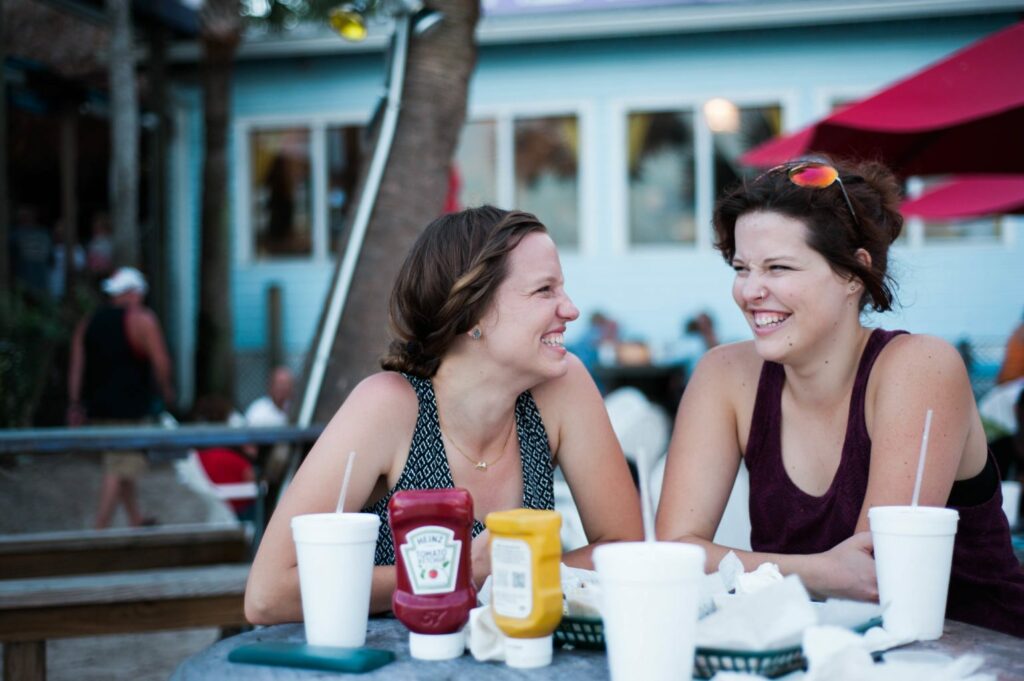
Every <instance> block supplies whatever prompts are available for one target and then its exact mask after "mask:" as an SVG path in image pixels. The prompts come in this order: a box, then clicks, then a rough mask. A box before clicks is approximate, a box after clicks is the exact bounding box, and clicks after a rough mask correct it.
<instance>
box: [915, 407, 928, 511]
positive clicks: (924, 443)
mask: <svg viewBox="0 0 1024 681" xmlns="http://www.w3.org/2000/svg"><path fill="white" fill-rule="evenodd" d="M931 427H932V410H931V409H929V410H928V413H927V414H925V417H924V435H923V436H922V437H921V455H920V456H919V457H918V458H917V478H916V479H915V480H914V496H913V498H912V499H911V500H910V505H911V506H917V499H918V497H919V496H921V478H922V477H924V459H925V457H926V456H927V455H928V431H929V430H931Z"/></svg>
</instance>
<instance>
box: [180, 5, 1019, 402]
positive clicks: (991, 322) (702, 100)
mask: <svg viewBox="0 0 1024 681" xmlns="http://www.w3.org/2000/svg"><path fill="white" fill-rule="evenodd" d="M595 4H596V3H594V2H592V1H586V0H578V2H576V3H573V2H569V3H561V4H557V5H552V4H551V3H537V2H532V3H530V2H527V1H526V0H519V4H518V5H517V4H516V3H515V2H512V1H510V0H494V1H493V2H485V3H484V7H485V13H486V17H485V18H484V19H483V20H482V22H481V25H480V27H479V31H478V37H479V42H480V45H481V47H480V56H479V62H478V66H477V70H476V73H475V75H474V77H473V80H472V83H471V88H470V102H469V122H468V124H467V126H466V128H465V129H464V132H463V136H462V139H461V142H460V148H459V152H458V158H457V162H456V172H455V175H456V177H455V179H454V180H453V181H454V182H455V187H456V190H457V192H458V196H459V199H460V200H461V202H462V203H463V204H464V205H475V204H477V203H480V202H483V201H488V202H493V203H496V204H498V205H501V206H508V207H512V206H515V207H522V208H524V209H527V210H532V211H534V212H536V213H537V214H538V215H539V216H540V217H541V219H543V220H544V221H545V222H546V223H547V224H548V225H549V226H550V227H551V229H552V232H553V234H554V236H555V238H556V241H558V243H559V244H560V246H561V253H562V262H563V267H564V269H565V274H566V279H567V287H568V290H569V292H570V294H571V295H572V296H573V298H574V300H575V302H576V303H577V305H578V306H579V307H580V309H581V310H582V312H583V318H584V319H585V317H586V316H587V315H588V313H590V312H593V311H596V310H601V311H603V312H605V313H606V314H608V315H610V316H612V317H613V318H615V319H617V320H618V321H619V323H620V325H621V327H622V329H623V331H624V333H625V334H626V335H627V336H630V337H634V338H636V339H640V340H644V341H646V342H647V343H648V344H649V345H650V347H651V348H652V350H653V352H654V355H655V356H656V357H658V356H665V355H672V354H676V353H678V352H680V351H681V350H680V344H679V340H680V337H681V335H682V325H683V321H684V320H685V319H687V318H688V317H690V316H692V315H693V314H695V313H697V312H699V311H701V310H707V311H709V312H710V313H711V315H712V316H713V317H714V318H715V320H716V321H717V324H718V328H719V334H720V336H721V337H722V338H723V339H725V340H732V339H742V338H747V337H749V331H748V330H747V328H746V324H745V322H744V320H743V319H742V317H741V315H740V313H739V312H738V310H736V308H735V305H734V304H733V302H732V299H731V293H730V282H731V279H732V272H731V270H730V268H729V267H727V266H726V265H725V264H724V263H723V261H722V259H721V257H720V256H719V254H718V253H717V251H715V250H714V249H713V247H712V233H711V227H710V217H711V211H712V206H713V202H714V200H715V197H716V195H717V194H718V193H719V192H720V191H721V189H722V188H723V187H724V186H726V185H728V184H729V183H731V182H733V181H735V179H736V178H737V177H738V176H739V174H740V173H741V172H743V170H742V169H741V168H740V167H739V165H738V163H737V158H738V157H739V156H740V155H741V154H742V153H743V152H744V151H745V150H747V149H749V148H750V147H751V146H753V145H754V144H756V143H758V142H760V141H763V140H764V139H767V138H768V137H770V136H771V135H773V134H776V133H779V132H783V131H791V130H794V129H797V128H799V127H801V126H802V125H804V124H807V123H810V122H812V121H813V120H815V119H817V118H819V117H821V116H823V115H826V114H828V113H829V112H830V111H831V110H832V109H833V108H834V107H836V106H837V105H840V104H842V103H844V102H848V101H851V100H854V99H857V98H860V97H862V96H865V95H867V94H870V93H871V92H873V91H875V90H877V89H879V88H880V87H882V86H884V85H886V84H888V83H890V82H892V81H894V80H897V79H900V78H902V77H905V76H907V75H909V74H910V73H912V72H914V71H915V70H917V69H919V68H921V67H923V66H925V65H927V64H929V63H931V62H933V61H935V60H938V59H940V58H942V57H944V56H946V55H947V54H949V53H950V52H952V51H954V50H957V49H959V48H961V47H964V46H966V45H968V44H970V43H971V42H973V41H975V40H977V39H979V38H982V37H984V36H986V35H988V34H990V33H992V32H994V31H997V30H999V29H1001V28H1003V27H1005V26H1008V25H1009V24H1011V23H1014V22H1015V21H1018V20H1019V17H1020V12H1021V10H1022V9H1024V2H1009V1H985V0H963V1H961V0H932V1H924V0H892V1H890V2H887V3H878V2H868V1H867V0H835V1H833V0H816V1H814V2H810V1H806V0H764V1H760V2H755V1H729V0H704V1H699V0H698V1H684V0H679V1H677V2H666V1H665V0H662V1H660V2H659V1H657V0H653V1H646V2H645V0H632V1H629V0H623V1H620V2H615V1H611V2H607V3H603V4H602V6H600V7H596V6H595ZM531 5H532V7H531ZM384 43H385V41H384V32H383V31H381V32H380V33H379V34H374V33H373V32H371V36H370V38H369V39H368V40H367V41H366V42H365V43H361V44H358V45H353V44H350V43H345V42H343V41H342V40H341V39H340V38H338V37H337V36H335V35H334V34H331V33H328V32H327V31H326V29H320V28H316V29H313V28H310V29H302V30H297V31H294V32H292V33H289V34H284V35H276V36H275V35H269V34H268V35H252V36H250V37H249V39H248V40H247V41H246V43H245V44H244V45H243V46H242V48H241V50H240V54H239V61H238V64H237V69H236V76H235V82H234V92H233V107H234V109H233V122H232V126H231V152H230V167H231V173H232V185H231V186H232V188H233V190H232V192H231V209H230V210H231V225H232V236H233V259H232V286H233V289H232V290H233V293H232V295H233V305H232V307H233V310H234V328H235V345H236V347H237V349H238V357H239V363H240V369H241V372H240V375H241V376H243V378H244V376H246V375H258V376H262V373H261V369H262V366H263V364H262V363H263V358H264V356H265V352H266V345H267V320H266V309H267V308H266V295H267V290H268V287H270V286H271V285H278V286H280V288H281V291H282V294H283V300H284V305H283V310H284V319H283V329H284V345H285V351H286V353H287V355H288V357H289V361H291V362H292V363H293V364H295V365H298V364H299V363H300V362H301V357H302V355H303V353H305V352H306V351H307V349H308V347H309V345H310V342H311V338H312V334H313V333H314V328H315V325H316V322H317V318H318V315H319V312H320V309H321V305H322V304H323V301H324V297H325V294H326V290H327V286H328V283H329V279H330V276H331V273H332V271H333V267H334V263H335V261H336V256H335V254H334V251H333V248H332V247H333V245H334V244H335V243H336V242H337V239H339V238H340V236H341V234H342V230H343V225H344V218H345V215H346V213H347V211H348V210H349V208H350V201H349V198H350V194H351V192H352V189H353V184H354V180H355V175H354V173H355V168H356V166H357V164H358V162H359V160H360V156H361V154H365V153H367V150H366V149H364V148H363V146H362V143H361V141H360V129H361V128H362V126H363V125H364V124H365V123H366V122H367V120H368V118H369V116H370V114H371V112H372V110H373V108H374V105H375V103H376V102H377V99H378V96H379V95H380V92H381V89H382V83H383V76H384V64H383V49H384ZM175 54H176V58H177V59H178V60H179V61H183V62H188V61H190V60H193V61H194V60H195V58H196V56H197V50H196V48H195V46H189V45H182V46H179V47H178V49H177V51H176V53H175ZM1021 70H1022V73H1024V64H1022V65H1021ZM174 101H175V110H176V124H177V125H176V137H175V141H174V147H173V172H172V177H171V182H172V190H171V199H172V200H171V201H170V203H171V205H172V213H173V214H172V215H171V219H172V221H173V225H174V228H173V229H172V233H173V234H175V235H176V236H175V241H174V243H173V244H172V254H171V256H172V260H173V273H174V274H173V276H174V278H175V286H174V288H175V290H176V291H177V292H178V297H177V302H176V304H175V306H174V309H173V310H172V311H171V319H170V320H169V324H168V326H169V327H170V329H171V332H172V345H173V346H174V348H175V353H176V355H177V356H176V358H175V359H176V360H177V361H176V367H177V368H178V369H179V371H180V372H181V375H180V377H179V378H180V382H181V385H182V386H183V387H184V392H185V394H186V395H187V394H188V391H189V383H190V376H191V367H190V361H191V357H192V353H193V349H194V342H195V341H194V337H193V330H194V324H193V323H192V320H193V319H194V316H195V313H196V286H197V282H198V277H197V267H198V264H197V263H198V260H197V258H196V250H197V247H198V243H199V238H198V215H199V208H198V206H199V194H198V190H199V187H198V183H199V181H200V178H201V173H200V163H201V140H202V111H201V102H200V93H199V89H198V85H197V83H196V82H195V81H194V80H192V79H190V78H188V77H183V78H181V79H179V80H178V82H177V84H176V86H175V90H174ZM992 153H994V154H997V153H999V150H998V149H993V150H992ZM926 182H927V180H912V181H911V183H912V185H922V184H924V183H926ZM912 188H913V187H912ZM431 217H432V216H427V215H425V216H424V223H425V222H426V221H427V220H429V219H430V218H431ZM1019 224H1020V221H1019V220H1018V221H1015V220H1014V219H1013V218H1009V217H999V218H994V219H993V218H987V219H979V220H974V221H969V222H956V223H941V224H938V223H937V224H923V223H921V222H920V221H911V222H910V223H909V224H908V228H907V229H906V232H905V235H904V236H903V237H902V238H901V240H900V241H899V243H898V245H897V247H896V252H895V257H894V267H895V275H896V278H897V280H898V282H899V284H900V288H899V298H900V300H901V302H902V307H901V308H900V309H899V310H898V311H896V312H894V313H890V314H886V315H884V316H881V317H879V318H878V319H877V320H875V321H874V323H877V324H879V325H883V326H886V327H900V328H907V329H910V330H913V331H918V332H926V333H932V334H936V335H939V336H942V337H945V338H947V339H949V340H951V341H956V340H959V339H962V338H969V339H971V340H973V341H975V342H976V343H978V344H979V346H983V345H985V344H991V345H992V346H993V347H994V348H996V353H998V347H999V343H1000V342H1001V340H1002V339H1003V338H1005V336H1006V335H1007V334H1008V333H1009V331H1010V330H1011V329H1012V328H1013V327H1014V326H1015V324H1016V323H1017V322H1018V321H1019V319H1020V317H1021V313H1022V310H1024V277H1022V276H1021V275H1022V272H1024V245H1022V244H1021V243H1020V241H1021V234H1019V233H1018V232H1019V231H1020V229H1019ZM584 319H581V320H580V321H579V322H577V323H575V324H574V325H573V326H575V327H577V328H575V329H573V328H572V327H570V332H569V340H570V341H571V340H572V339H573V338H574V337H577V336H578V334H579V333H580V332H581V331H582V329H583V327H584V326H585V325H586V323H585V321H584ZM998 359H999V357H998V354H996V355H995V356H993V357H992V358H991V361H994V362H998ZM259 388H260V385H259V381H255V382H254V383H252V382H250V383H242V384H241V385H240V390H239V393H240V394H239V396H238V397H239V400H240V401H245V400H246V399H247V398H248V397H251V396H252V394H253V393H254V392H256V391H258V389H259Z"/></svg>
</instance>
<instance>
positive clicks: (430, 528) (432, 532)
mask: <svg viewBox="0 0 1024 681" xmlns="http://www.w3.org/2000/svg"><path fill="white" fill-rule="evenodd" d="M405 538H406V543H404V544H402V546H401V551H402V558H403V559H404V561H405V571H406V574H407V575H408V576H409V585H410V587H411V588H412V592H413V593H414V594H416V595H426V594H447V593H451V592H453V591H455V584H456V581H457V576H458V572H459V558H460V557H461V556H462V541H461V540H459V539H455V533H454V532H453V531H451V530H449V529H448V528H446V527H438V526H437V525H424V526H423V527H417V528H416V529H415V530H413V531H412V532H409V533H408V534H407V535H405Z"/></svg>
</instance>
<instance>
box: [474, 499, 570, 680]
mask: <svg viewBox="0 0 1024 681" xmlns="http://www.w3.org/2000/svg"><path fill="white" fill-rule="evenodd" d="M485 523H486V525H487V529H489V530H490V531H491V577H492V582H491V583H492V585H493V588H492V595H491V610H492V612H493V614H494V622H495V624H497V625H498V628H499V629H501V630H502V631H503V632H504V633H505V636H506V637H507V638H506V639H505V660H506V662H507V663H508V665H509V666H511V667H519V668H531V667H544V666H547V665H549V664H551V649H552V645H553V642H552V640H551V634H552V632H553V631H554V630H555V627H557V626H558V623H559V622H560V621H561V620H562V579H561V572H560V565H561V562H562V542H561V537H560V535H559V533H560V531H561V528H562V516H561V514H560V513H558V512H557V511H540V510H534V509H527V508H519V509H515V510H513V511H498V512H495V513H488V514H487V518H486V519H485Z"/></svg>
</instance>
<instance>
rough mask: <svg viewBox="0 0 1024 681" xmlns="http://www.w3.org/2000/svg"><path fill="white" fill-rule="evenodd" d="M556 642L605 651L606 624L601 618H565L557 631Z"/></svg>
mask: <svg viewBox="0 0 1024 681" xmlns="http://www.w3.org/2000/svg"><path fill="white" fill-rule="evenodd" d="M555 642H556V643H558V644H559V645H562V646H572V647H573V648H583V649H586V650H604V622H603V621H602V620H601V618H600V617H563V618H562V623H561V624H559V625H558V628H557V629H555Z"/></svg>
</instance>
